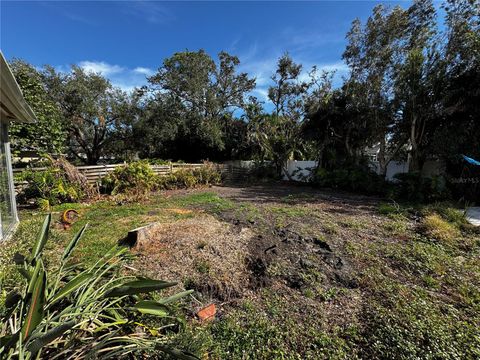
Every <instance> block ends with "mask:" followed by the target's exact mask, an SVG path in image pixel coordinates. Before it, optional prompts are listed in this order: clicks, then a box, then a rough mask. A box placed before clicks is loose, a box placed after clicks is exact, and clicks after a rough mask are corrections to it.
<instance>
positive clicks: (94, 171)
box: [13, 163, 222, 184]
mask: <svg viewBox="0 0 480 360" xmlns="http://www.w3.org/2000/svg"><path fill="white" fill-rule="evenodd" d="M124 165H125V164H106V165H87V166H77V169H78V171H79V172H80V173H81V174H83V175H85V177H86V178H87V180H88V182H89V183H90V184H95V183H96V182H97V181H99V180H100V179H101V178H102V177H104V176H105V175H107V174H108V173H109V172H112V171H113V170H115V169H116V168H117V167H119V166H124ZM150 166H151V167H152V170H153V171H154V172H155V174H157V175H168V174H172V173H174V172H175V171H177V170H180V169H198V168H201V167H202V166H205V164H181V163H172V164H169V165H150ZM24 170H25V169H13V173H14V174H18V173H21V172H22V171H24ZM29 170H32V171H42V170H46V168H31V169H29ZM219 170H220V171H222V167H219Z"/></svg>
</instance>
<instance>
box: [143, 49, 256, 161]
mask: <svg viewBox="0 0 480 360" xmlns="http://www.w3.org/2000/svg"><path fill="white" fill-rule="evenodd" d="M218 58H219V63H218V65H217V64H216V63H215V62H214V61H213V59H212V58H211V57H210V56H209V55H208V54H207V53H206V52H205V51H204V50H199V51H197V52H192V51H185V52H181V53H176V54H174V55H173V56H172V57H170V58H168V59H166V60H165V61H164V63H163V66H162V67H161V68H160V69H159V70H158V72H157V73H156V74H155V75H153V76H152V77H150V78H149V82H150V84H151V88H152V90H153V92H154V94H155V95H154V97H153V98H152V102H153V104H151V105H150V106H149V107H150V108H151V109H154V108H155V107H158V108H159V109H161V110H159V111H153V112H150V116H152V117H151V118H150V119H149V121H148V122H149V123H150V124H153V123H158V124H157V125H156V127H157V128H158V127H161V128H164V127H165V128H169V129H170V130H172V131H169V134H170V135H172V136H173V138H172V140H174V142H175V145H174V146H175V147H176V149H177V150H178V152H176V153H175V154H173V155H175V156H173V157H176V158H183V159H185V160H200V159H202V158H205V157H208V156H217V155H218V154H219V152H221V151H223V150H224V148H225V132H224V131H223V130H224V123H225V120H226V119H232V118H233V113H234V112H235V110H236V109H241V108H243V107H244V106H245V97H246V94H247V93H248V92H249V91H251V90H252V89H253V88H254V87H255V80H254V79H250V78H249V77H248V75H247V74H246V73H237V68H238V65H239V64H240V61H239V59H238V58H237V57H236V56H232V55H229V54H228V53H226V52H223V51H222V52H220V53H219V55H218ZM155 102H157V104H156V105H155ZM165 104H168V107H165ZM157 110H158V109H157ZM166 111H167V112H166ZM160 114H161V117H159V116H158V115H160ZM172 121H173V124H174V125H172V124H171V123H170V122H172ZM160 147H162V145H160ZM192 148H195V150H194V151H192Z"/></svg>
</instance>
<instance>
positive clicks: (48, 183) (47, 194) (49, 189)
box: [16, 158, 94, 209]
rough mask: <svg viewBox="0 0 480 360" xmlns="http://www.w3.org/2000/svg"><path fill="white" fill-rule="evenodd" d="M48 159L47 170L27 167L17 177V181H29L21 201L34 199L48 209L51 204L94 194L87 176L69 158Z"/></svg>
mask: <svg viewBox="0 0 480 360" xmlns="http://www.w3.org/2000/svg"><path fill="white" fill-rule="evenodd" d="M47 161H48V162H47V167H46V169H45V170H43V171H33V170H31V169H27V170H25V171H23V172H22V173H21V174H20V175H19V176H18V177H17V179H16V180H17V181H26V182H27V185H26V186H25V187H24V188H23V189H22V190H21V192H20V194H19V196H18V199H19V202H26V201H28V200H30V199H34V200H35V202H36V204H37V205H38V206H41V207H42V208H45V209H48V208H49V206H50V205H57V204H61V203H65V202H78V201H80V200H82V199H85V198H86V197H89V196H92V195H93V194H94V191H93V189H92V187H91V186H90V185H89V184H88V182H87V179H86V178H85V176H83V175H82V174H80V173H79V172H78V170H77V169H76V168H75V167H74V166H73V165H71V164H70V163H69V162H68V161H67V160H65V159H63V158H61V159H58V160H54V159H51V158H48V159H47Z"/></svg>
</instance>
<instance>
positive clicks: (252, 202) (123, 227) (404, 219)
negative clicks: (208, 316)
mask: <svg viewBox="0 0 480 360" xmlns="http://www.w3.org/2000/svg"><path fill="white" fill-rule="evenodd" d="M69 207H74V208H75V209H77V211H78V212H79V214H80V219H79V220H78V222H77V223H75V224H73V227H72V229H71V230H59V229H53V230H52V241H49V243H47V246H46V248H45V250H44V252H45V257H44V261H45V267H46V269H47V271H52V272H54V271H55V269H56V268H57V267H58V264H60V262H61V255H62V253H63V249H65V248H66V247H67V246H68V243H69V237H70V236H71V235H73V234H74V233H75V232H78V231H80V229H81V228H82V227H83V226H84V224H85V223H86V222H89V223H90V226H89V229H88V231H86V232H85V233H84V234H83V236H82V240H81V241H79V243H78V245H77V248H76V250H75V251H74V252H73V253H72V255H71V260H72V262H73V263H74V262H78V261H80V259H81V261H82V263H83V264H85V265H84V269H88V268H91V267H92V266H94V264H95V263H96V262H97V261H98V257H99V255H102V256H103V255H104V254H106V253H107V252H108V251H109V249H111V247H112V246H114V245H115V243H116V240H118V239H121V238H122V237H124V236H125V234H126V233H127V231H128V230H130V229H132V228H135V227H139V226H142V225H146V224H149V223H152V222H157V223H160V224H162V227H161V229H159V231H157V233H156V234H157V237H155V238H154V239H152V243H151V244H150V245H149V247H148V248H146V249H145V250H134V252H135V253H136V254H137V255H138V257H136V258H134V259H132V260H131V261H130V262H129V263H128V266H129V267H131V268H132V269H136V270H135V275H137V276H160V278H177V279H179V280H181V282H182V283H183V287H184V288H185V290H189V289H191V290H194V292H193V296H194V297H195V299H196V300H195V301H194V302H192V304H193V306H195V305H196V306H199V307H201V306H205V305H206V304H209V303H211V302H213V303H215V304H216V305H217V311H218V316H217V319H216V320H215V321H213V322H211V323H207V324H204V323H198V322H197V321H196V320H195V316H194V315H193V314H191V313H189V315H187V322H186V328H185V329H182V330H180V332H179V333H178V334H175V333H172V334H171V336H172V338H171V341H172V343H174V344H175V346H176V347H180V348H183V349H187V350H189V351H191V352H193V353H195V354H196V355H197V356H199V357H201V356H208V357H209V358H211V359H226V358H227V359H228V358H244V359H271V358H273V359H277V358H278V359H299V358H302V359H318V358H325V359H327V358H328V359H343V358H375V359H381V358H392V359H414V358H428V357H432V358H466V359H475V358H477V357H478V354H479V352H480V341H479V340H478V339H479V335H480V334H479V333H478V326H477V324H478V321H480V319H479V318H478V314H480V311H479V310H480V308H479V304H480V293H479V291H478V289H480V286H479V285H480V278H479V276H478V274H480V269H479V267H478V261H477V257H478V254H479V251H480V248H479V246H480V243H479V242H478V231H477V232H475V229H473V228H470V227H468V226H467V225H466V223H465V219H464V214H463V211H462V209H459V208H457V207H455V206H454V205H453V204H449V203H433V204H431V205H428V206H425V205H419V204H410V205H404V204H402V203H396V202H393V201H392V202H384V203H381V204H380V205H378V204H377V201H376V200H375V199H373V198H368V197H365V196H364V197H356V196H354V195H348V194H346V193H332V192H330V191H328V192H322V191H321V190H318V189H310V188H308V187H286V186H282V185H279V186H277V187H276V188H271V187H261V188H255V187H254V188H226V187H222V188H215V190H214V191H209V192H204V191H202V190H195V191H193V192H189V193H188V194H183V193H176V194H173V195H172V196H169V197H165V196H161V195H152V196H151V197H149V199H148V200H147V201H144V202H142V203H122V204H118V203H117V202H116V201H101V202H97V203H93V204H89V205H87V204H73V205H72V204H65V205H60V206H59V205H57V206H54V207H53V210H54V211H55V212H56V213H57V214H59V213H61V211H62V209H65V208H69ZM21 217H22V218H23V222H22V223H21V224H20V228H19V231H18V232H17V234H16V237H15V238H14V239H12V241H11V243H10V244H7V245H8V246H5V247H2V250H1V254H0V255H1V256H2V265H1V266H2V267H1V270H0V272H1V273H2V274H3V276H4V279H3V284H4V285H3V286H4V287H6V288H8V289H12V288H15V287H16V286H17V284H19V283H20V280H21V275H18V274H17V273H16V269H15V267H14V266H13V265H9V264H8V262H7V261H3V260H4V259H7V258H8V257H11V256H12V255H13V253H14V252H15V250H14V249H17V250H16V251H20V252H23V251H26V250H27V249H28V248H30V247H31V244H32V243H33V242H34V241H35V239H34V237H33V236H32V234H31V231H29V230H30V229H31V227H32V226H40V225H41V219H42V215H41V214H38V213H36V212H31V211H22V212H21ZM432 217H433V218H434V219H436V220H435V221H433V222H431V221H430V220H429V219H431V218H432ZM439 219H440V221H438V220H439ZM33 224H37V225H33ZM427 224H428V225H427ZM445 225H446V226H447V228H448V229H449V230H448V231H447V233H448V234H450V235H452V234H454V236H450V237H449V238H448V240H444V239H445V238H444V237H443V233H444V230H445ZM452 229H453V233H450V231H451V230H452ZM12 247H13V248H12ZM267 249H268V250H267ZM219 254H220V255H219ZM180 259H181V260H180ZM259 259H260V260H259ZM165 264H169V265H168V266H166V265H165ZM50 269H52V270H50ZM131 271H133V270H131ZM167 274H169V275H167ZM171 274H176V275H175V276H172V275H171ZM182 283H181V284H180V285H179V286H182ZM179 291H183V289H181V290H179ZM5 295H6V294H5ZM5 295H4V296H5ZM154 298H155V299H156V300H160V299H161V298H157V297H156V296H154ZM200 303H201V304H202V305H200ZM179 310H181V308H180V309H179ZM181 311H182V310H181ZM419 314H420V315H421V316H419ZM135 319H136V321H138V322H140V323H142V324H147V323H146V322H145V321H146V319H143V318H142V320H141V321H140V319H137V318H135ZM156 326H158V325H156Z"/></svg>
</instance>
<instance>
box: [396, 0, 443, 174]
mask: <svg viewBox="0 0 480 360" xmlns="http://www.w3.org/2000/svg"><path fill="white" fill-rule="evenodd" d="M407 12H408V24H407V27H406V33H405V39H404V44H403V49H402V52H403V56H402V59H401V60H400V62H399V64H398V67H397V69H396V75H395V87H396V101H397V104H398V106H399V111H400V113H401V115H402V119H401V124H400V126H399V129H398V131H399V133H402V132H403V133H405V134H408V142H409V147H410V149H409V171H411V172H419V171H421V170H422V167H423V163H424V161H425V159H426V156H427V149H428V147H429V142H430V141H431V139H432V136H431V135H432V129H433V127H434V121H435V119H436V118H437V111H436V109H437V103H438V97H439V95H440V93H441V91H440V89H438V84H439V82H438V81H439V80H440V79H441V76H439V74H438V67H437V64H438V60H439V58H440V56H439V53H438V51H437V50H438V49H437V47H436V38H435V34H436V17H435V16H436V13H435V8H434V6H433V4H432V1H431V0H417V1H415V2H414V3H413V4H412V5H411V6H410V8H409V9H408V10H407Z"/></svg>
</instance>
